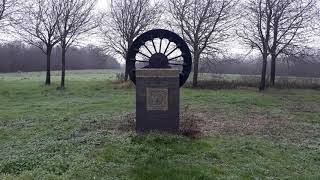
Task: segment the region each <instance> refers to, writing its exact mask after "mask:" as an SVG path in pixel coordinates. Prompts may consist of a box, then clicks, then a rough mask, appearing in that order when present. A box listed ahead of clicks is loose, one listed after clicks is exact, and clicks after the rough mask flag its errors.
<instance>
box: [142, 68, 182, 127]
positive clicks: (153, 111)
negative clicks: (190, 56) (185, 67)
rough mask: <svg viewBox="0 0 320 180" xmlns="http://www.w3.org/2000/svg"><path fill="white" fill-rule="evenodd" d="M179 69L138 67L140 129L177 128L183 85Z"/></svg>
mask: <svg viewBox="0 0 320 180" xmlns="http://www.w3.org/2000/svg"><path fill="white" fill-rule="evenodd" d="M179 72H180V71H179V70H177V69H139V70H137V71H136V116H137V120H136V130H137V131H151V130H158V131H177V130H178V129H179V107H180V102H179V101H180V87H179Z"/></svg>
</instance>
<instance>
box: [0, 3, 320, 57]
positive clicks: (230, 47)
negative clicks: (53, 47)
mask: <svg viewBox="0 0 320 180" xmlns="http://www.w3.org/2000/svg"><path fill="white" fill-rule="evenodd" d="M110 2H111V0H98V2H97V8H96V11H97V12H99V11H106V10H107V9H108V8H109V4H110ZM155 28H163V26H162V27H161V24H160V25H159V27H155ZM0 40H7V41H10V40H17V38H14V37H12V36H11V35H8V34H7V33H1V32H0ZM81 42H82V43H81V44H83V45H85V44H96V45H99V43H103V42H102V41H101V38H99V37H88V36H87V37H85V38H82V39H81ZM317 42H318V41H315V42H314V43H313V45H312V46H313V47H319V43H317ZM221 49H225V53H228V54H233V55H237V54H247V53H248V52H249V51H250V49H248V48H247V46H246V45H244V44H242V43H241V41H240V40H239V39H236V38H234V39H231V40H230V41H229V42H226V43H225V45H224V46H223V47H221Z"/></svg>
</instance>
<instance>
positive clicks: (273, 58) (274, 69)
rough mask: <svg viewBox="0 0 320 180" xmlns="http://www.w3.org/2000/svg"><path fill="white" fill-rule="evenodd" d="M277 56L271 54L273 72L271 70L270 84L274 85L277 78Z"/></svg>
mask: <svg viewBox="0 0 320 180" xmlns="http://www.w3.org/2000/svg"><path fill="white" fill-rule="evenodd" d="M276 58H277V57H276V56H275V55H271V72H270V85H271V86H274V84H275V79H276Z"/></svg>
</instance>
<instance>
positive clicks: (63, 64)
mask: <svg viewBox="0 0 320 180" xmlns="http://www.w3.org/2000/svg"><path fill="white" fill-rule="evenodd" d="M61 52H62V54H61V85H60V89H61V90H63V89H64V88H65V86H64V85H65V84H64V82H65V76H66V47H62V49H61Z"/></svg>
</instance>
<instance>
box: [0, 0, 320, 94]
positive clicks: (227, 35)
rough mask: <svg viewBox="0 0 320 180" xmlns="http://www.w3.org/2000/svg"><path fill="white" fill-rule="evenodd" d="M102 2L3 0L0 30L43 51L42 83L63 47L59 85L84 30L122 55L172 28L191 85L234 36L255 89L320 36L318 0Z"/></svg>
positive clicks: (195, 84)
mask: <svg viewBox="0 0 320 180" xmlns="http://www.w3.org/2000/svg"><path fill="white" fill-rule="evenodd" d="M106 1H108V2H109V4H110V5H109V6H108V7H105V8H103V9H102V12H101V13H96V12H97V11H95V9H96V8H95V6H96V4H97V1H96V0H25V1H21V0H2V2H0V22H1V26H0V27H1V29H2V30H3V29H5V28H6V27H10V28H9V29H14V33H15V34H18V35H19V36H20V37H21V38H22V39H23V40H24V41H25V42H27V43H29V44H30V45H33V46H34V47H37V48H39V49H40V50H41V51H42V52H43V53H44V54H45V55H46V64H47V79H46V84H50V68H51V64H50V63H51V54H52V49H53V48H54V47H56V46H59V47H60V48H61V52H60V53H61V56H60V57H61V71H62V76H61V86H60V88H61V89H63V88H64V79H65V68H66V65H65V64H66V54H67V51H68V49H70V47H71V46H72V45H73V44H74V43H76V42H77V41H78V40H79V39H80V38H81V37H83V36H85V35H90V34H99V37H102V38H103V39H104V40H105V41H104V42H105V45H104V47H103V48H105V49H106V50H107V52H109V53H114V54H117V55H120V56H122V59H125V58H126V55H127V51H128V48H129V47H130V46H131V44H132V43H133V41H134V40H135V39H136V38H137V37H138V36H139V35H141V34H142V33H143V32H145V31H147V30H149V29H152V28H158V27H161V28H163V27H165V28H168V29H171V30H173V31H175V32H177V33H179V34H180V35H181V36H182V37H183V38H184V40H185V41H186V42H187V43H188V45H189V47H190V50H191V52H192V55H193V72H194V73H193V86H197V84H198V73H199V69H200V68H201V67H200V66H201V64H203V62H204V61H208V60H212V61H213V60H214V57H216V56H217V55H218V54H220V55H221V54H224V53H225V52H226V51H227V49H226V48H225V47H226V46H225V43H226V42H227V41H230V40H231V41H240V42H242V46H245V47H246V48H247V49H249V50H250V52H252V53H258V54H259V55H260V57H261V58H259V59H261V67H260V69H261V71H260V72H261V82H260V85H259V89H260V90H264V89H265V88H266V81H267V79H266V75H267V74H268V72H267V70H268V69H270V70H269V71H270V72H269V74H270V79H269V81H270V84H271V85H274V83H275V76H276V72H277V70H276V66H277V64H279V62H280V61H281V59H286V58H287V59H288V57H294V56H297V55H300V54H302V53H303V52H304V49H306V48H308V47H309V46H310V44H311V43H310V41H312V40H313V37H314V36H316V35H319V34H320V33H318V29H319V17H320V15H319V14H320V13H319V8H318V7H319V2H318V1H317V0H245V1H240V0H201V1H200V0H168V1H161V0H158V1H154V0H106ZM102 38H101V39H102ZM290 59H297V58H295V57H294V58H290ZM268 62H270V65H269V63H268ZM268 67H270V68H268ZM125 75H126V76H125V77H126V79H127V77H128V76H127V75H128V70H127V69H126V71H125Z"/></svg>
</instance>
